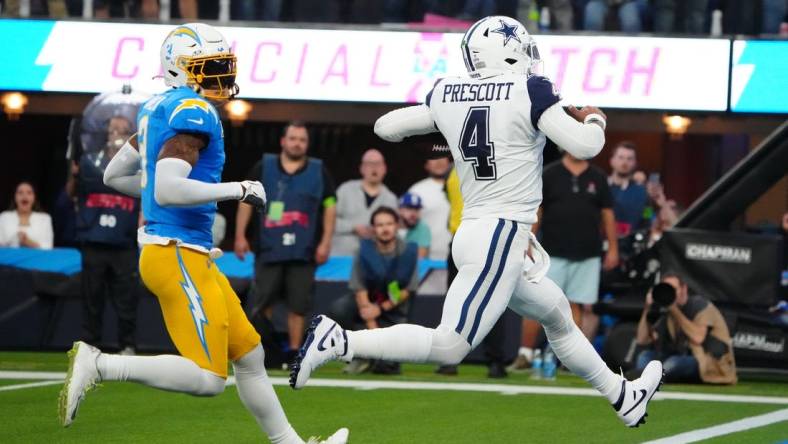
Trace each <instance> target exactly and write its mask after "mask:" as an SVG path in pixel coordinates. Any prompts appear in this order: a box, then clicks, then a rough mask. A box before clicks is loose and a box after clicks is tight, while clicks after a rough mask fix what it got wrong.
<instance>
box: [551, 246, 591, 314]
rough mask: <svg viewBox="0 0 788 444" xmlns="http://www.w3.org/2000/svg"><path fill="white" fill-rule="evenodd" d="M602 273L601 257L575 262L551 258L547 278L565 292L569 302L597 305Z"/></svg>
mask: <svg viewBox="0 0 788 444" xmlns="http://www.w3.org/2000/svg"><path fill="white" fill-rule="evenodd" d="M601 272H602V259H601V258H599V257H592V258H588V259H582V260H577V261H573V260H569V259H565V258H562V257H555V256H551V257H550V269H549V270H547V277H549V278H550V279H551V280H552V281H553V282H555V283H556V285H558V287H560V288H561V290H563V291H564V293H565V294H566V298H567V299H569V302H573V303H575V304H595V303H596V302H597V300H598V299H599V275H600V273H601Z"/></svg>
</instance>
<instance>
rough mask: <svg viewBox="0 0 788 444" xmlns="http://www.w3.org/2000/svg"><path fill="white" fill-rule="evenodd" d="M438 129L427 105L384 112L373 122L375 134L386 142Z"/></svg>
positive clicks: (399, 140) (397, 140)
mask: <svg viewBox="0 0 788 444" xmlns="http://www.w3.org/2000/svg"><path fill="white" fill-rule="evenodd" d="M436 131H438V129H437V128H436V127H435V121H434V120H432V113H431V112H430V108H429V107H428V106H427V105H416V106H408V107H406V108H400V109H395V110H394V111H391V112H389V113H386V114H384V115H383V116H382V117H380V118H379V119H378V120H377V121H376V122H375V134H377V135H378V137H380V138H381V139H383V140H386V141H388V142H401V141H402V139H404V138H405V137H410V136H418V135H421V134H429V133H434V132H436Z"/></svg>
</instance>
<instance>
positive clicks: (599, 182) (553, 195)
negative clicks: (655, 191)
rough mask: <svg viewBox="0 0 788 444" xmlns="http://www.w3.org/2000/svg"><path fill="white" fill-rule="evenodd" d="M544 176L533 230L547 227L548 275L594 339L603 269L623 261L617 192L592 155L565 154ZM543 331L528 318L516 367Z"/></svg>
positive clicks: (526, 358)
mask: <svg viewBox="0 0 788 444" xmlns="http://www.w3.org/2000/svg"><path fill="white" fill-rule="evenodd" d="M542 181H543V189H542V194H543V199H542V206H541V208H540V210H539V222H538V223H537V224H535V225H534V226H533V228H532V229H533V230H534V232H535V233H537V232H538V231H539V228H541V229H542V230H541V232H542V245H543V246H544V248H545V249H546V250H547V251H549V252H550V253H551V263H550V269H549V270H548V272H547V276H548V277H549V278H550V279H552V280H553V282H555V283H556V284H557V285H558V286H559V287H561V289H562V290H563V291H564V293H565V294H566V296H567V298H568V299H569V302H570V305H571V307H572V317H573V318H574V320H575V322H576V323H577V325H578V326H579V327H580V328H581V330H583V333H584V334H585V335H586V337H588V338H589V339H593V336H594V334H595V333H596V328H597V326H598V323H599V321H598V317H597V316H596V315H595V314H594V312H593V310H592V307H593V305H594V304H595V303H596V301H597V298H598V296H599V279H600V273H601V271H602V269H604V270H611V269H613V268H615V267H616V266H617V265H618V238H617V236H616V226H615V218H614V216H613V197H612V196H611V194H610V188H609V187H608V184H607V177H605V174H604V172H603V171H602V170H601V169H599V168H597V167H595V166H593V165H591V164H589V162H588V161H587V160H580V159H577V158H575V157H573V156H572V155H570V154H569V153H565V154H564V156H563V158H562V159H561V160H560V161H559V162H555V163H553V164H551V165H549V166H547V167H546V168H545V169H544V173H543V175H542ZM600 233H604V236H605V238H606V239H607V244H608V249H607V253H606V254H605V258H604V261H603V260H602V259H601V258H600V255H601V253H602V238H601V237H600ZM538 332H539V329H538V324H537V323H536V321H532V320H524V321H523V337H522V346H521V348H520V352H519V353H518V358H517V359H516V362H515V364H517V365H516V366H515V368H516V369H518V370H519V369H521V368H527V367H529V366H530V361H531V359H532V357H533V347H534V345H535V343H536V336H537V335H538Z"/></svg>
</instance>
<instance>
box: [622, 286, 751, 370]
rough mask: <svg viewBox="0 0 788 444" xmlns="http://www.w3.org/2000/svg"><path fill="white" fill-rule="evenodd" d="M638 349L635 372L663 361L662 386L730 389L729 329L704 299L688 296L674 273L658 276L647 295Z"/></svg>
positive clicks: (711, 305) (639, 327)
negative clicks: (677, 384)
mask: <svg viewBox="0 0 788 444" xmlns="http://www.w3.org/2000/svg"><path fill="white" fill-rule="evenodd" d="M636 340H637V344H638V346H639V347H640V348H641V349H642V348H645V350H643V351H641V352H640V354H639V355H638V357H637V362H636V370H637V371H638V372H639V371H641V370H642V369H643V368H644V367H645V366H646V364H648V362H649V361H650V360H652V359H659V360H660V361H662V363H663V366H664V371H665V381H668V382H703V383H708V384H735V383H736V362H735V361H734V358H733V347H732V345H731V336H730V332H729V331H728V325H727V324H726V323H725V319H724V318H723V317H722V314H721V313H720V311H719V310H718V309H717V307H715V306H714V304H712V303H711V302H710V301H709V300H708V299H706V298H704V297H702V296H698V295H692V296H690V295H689V289H688V287H687V284H686V283H684V281H683V280H682V279H681V277H680V276H678V275H677V274H676V273H671V272H668V273H663V275H662V281H661V282H660V283H659V284H657V285H655V286H654V287H653V288H652V289H651V290H649V292H648V294H647V295H646V305H645V307H644V308H643V314H642V315H641V317H640V322H639V323H638V330H637V339H636Z"/></svg>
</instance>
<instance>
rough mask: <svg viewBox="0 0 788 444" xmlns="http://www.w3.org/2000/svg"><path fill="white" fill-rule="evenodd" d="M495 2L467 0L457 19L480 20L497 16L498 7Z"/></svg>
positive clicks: (492, 0)
mask: <svg viewBox="0 0 788 444" xmlns="http://www.w3.org/2000/svg"><path fill="white" fill-rule="evenodd" d="M496 3H497V2H496V1H495V0H465V5H464V6H463V7H462V12H461V13H460V15H458V16H457V18H459V19H461V20H478V19H480V18H482V17H487V16H491V15H495V14H496V12H497V11H498V5H497V4H496Z"/></svg>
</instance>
